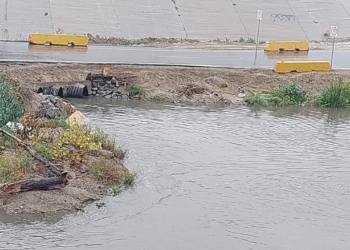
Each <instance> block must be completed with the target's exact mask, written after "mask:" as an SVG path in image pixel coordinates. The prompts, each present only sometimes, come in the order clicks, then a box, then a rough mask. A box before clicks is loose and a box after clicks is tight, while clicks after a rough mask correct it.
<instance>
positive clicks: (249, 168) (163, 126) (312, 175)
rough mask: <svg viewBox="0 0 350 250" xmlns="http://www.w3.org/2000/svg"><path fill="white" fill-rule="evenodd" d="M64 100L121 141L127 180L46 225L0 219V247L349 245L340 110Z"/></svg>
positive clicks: (349, 189)
mask: <svg viewBox="0 0 350 250" xmlns="http://www.w3.org/2000/svg"><path fill="white" fill-rule="evenodd" d="M73 101H74V104H75V105H76V107H77V108H78V109H80V110H81V111H82V112H83V113H85V114H86V115H87V116H88V117H89V118H90V120H91V126H99V127H101V128H103V129H104V130H105V131H107V132H108V133H109V134H110V135H112V136H115V138H116V142H117V144H118V145H122V146H123V147H126V148H127V149H128V150H129V157H128V159H127V160H126V162H125V163H126V165H127V166H128V167H129V168H130V169H132V170H135V171H137V172H138V173H139V175H138V179H137V183H136V186H135V187H134V188H133V189H130V190H127V191H126V192H124V193H122V195H120V196H117V197H105V198H104V199H103V202H105V203H106V207H104V208H102V209H97V208H96V206H94V204H91V205H90V206H88V207H87V209H86V212H85V213H84V214H82V215H78V216H77V215H75V216H73V215H70V216H65V217H64V218H63V219H62V220H60V221H59V222H57V223H54V224H47V223H45V222H40V223H37V224H29V225H11V224H0V232H1V236H2V237H1V238H0V246H6V247H5V248H6V249H115V248H116V247H118V248H120V249H176V250H177V249H259V250H271V249H272V250H274V249H275V250H277V249H278V250H284V249H285V250H287V249H318V250H319V249H321V250H326V249H327V250H328V249H349V248H350V242H349V240H348V234H349V231H350V212H349V209H348V207H350V199H349V198H350V197H349V194H350V184H349V177H350V169H349V167H348V166H349V164H350V155H349V151H350V144H349V143H348V142H349V140H350V133H349V129H350V124H349V122H348V121H349V112H348V110H323V109H315V108H308V107H303V108H296V107H292V108H283V109H272V110H256V109H249V108H247V107H208V106H206V107H196V106H193V107H182V106H173V105H160V104H153V103H145V102H120V101H118V100H106V99H97V98H96V99H82V100H73ZM38 239H40V241H38Z"/></svg>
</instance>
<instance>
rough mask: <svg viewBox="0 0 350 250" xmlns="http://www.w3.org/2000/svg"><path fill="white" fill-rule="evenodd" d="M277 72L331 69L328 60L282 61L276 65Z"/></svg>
mask: <svg viewBox="0 0 350 250" xmlns="http://www.w3.org/2000/svg"><path fill="white" fill-rule="evenodd" d="M274 70H275V72H277V73H290V72H311V71H330V70H331V64H330V63H329V62H328V61H280V62H276V64H275V67H274Z"/></svg>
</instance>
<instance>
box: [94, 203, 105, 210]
mask: <svg viewBox="0 0 350 250" xmlns="http://www.w3.org/2000/svg"><path fill="white" fill-rule="evenodd" d="M104 206H106V204H105V203H104V202H96V207H97V208H98V209H100V208H102V207H104Z"/></svg>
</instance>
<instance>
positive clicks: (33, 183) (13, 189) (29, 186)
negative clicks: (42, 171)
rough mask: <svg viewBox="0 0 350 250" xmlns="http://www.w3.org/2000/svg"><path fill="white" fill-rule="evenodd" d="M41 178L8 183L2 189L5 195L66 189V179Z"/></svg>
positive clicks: (55, 177)
mask: <svg viewBox="0 0 350 250" xmlns="http://www.w3.org/2000/svg"><path fill="white" fill-rule="evenodd" d="M65 175H66V174H64V177H63V176H62V177H57V176H54V177H40V178H30V179H25V180H19V181H15V182H11V183H7V184H5V185H3V186H2V187H1V190H2V191H3V192H4V193H7V194H12V193H18V192H25V191H30V190H52V189H59V188H62V187H64V186H65V185H66V184H67V179H66V177H65Z"/></svg>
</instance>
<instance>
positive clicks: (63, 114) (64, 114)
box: [55, 109, 70, 130]
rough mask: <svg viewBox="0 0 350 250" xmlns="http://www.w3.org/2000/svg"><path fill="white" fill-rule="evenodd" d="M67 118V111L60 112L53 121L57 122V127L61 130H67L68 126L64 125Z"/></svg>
mask: <svg viewBox="0 0 350 250" xmlns="http://www.w3.org/2000/svg"><path fill="white" fill-rule="evenodd" d="M67 118H68V114H67V111H66V110H65V109H63V110H62V112H61V113H60V115H59V116H57V117H56V118H55V120H56V121H57V122H58V124H59V126H60V127H61V128H63V129H64V130H67V129H69V127H70V125H69V124H68V123H66V119H67Z"/></svg>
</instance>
